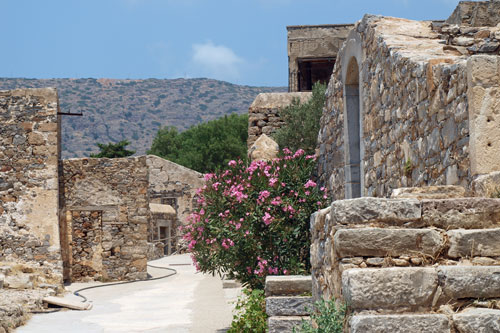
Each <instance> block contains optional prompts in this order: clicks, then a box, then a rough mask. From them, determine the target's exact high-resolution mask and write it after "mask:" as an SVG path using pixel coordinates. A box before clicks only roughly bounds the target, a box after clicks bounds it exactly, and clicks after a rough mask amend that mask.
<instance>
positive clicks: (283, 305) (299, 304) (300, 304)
mask: <svg viewBox="0 0 500 333" xmlns="http://www.w3.org/2000/svg"><path fill="white" fill-rule="evenodd" d="M312 309H313V298H312V297H310V296H272V297H267V298H266V313H267V315H268V316H271V317H272V316H308V315H309V314H310V312H311V311H312Z"/></svg>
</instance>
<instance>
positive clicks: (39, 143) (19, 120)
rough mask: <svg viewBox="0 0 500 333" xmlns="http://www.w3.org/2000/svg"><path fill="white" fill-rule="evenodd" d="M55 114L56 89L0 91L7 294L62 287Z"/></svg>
mask: <svg viewBox="0 0 500 333" xmlns="http://www.w3.org/2000/svg"><path fill="white" fill-rule="evenodd" d="M57 112H58V97H57V91H56V90H55V89H49V88H47V89H20V90H12V91H0V275H4V278H5V281H4V287H7V288H15V289H31V288H36V287H54V288H57V286H58V285H61V283H62V262H61V255H60V246H59V228H58V170H57V161H58V157H59V156H60V151H59V148H58V143H59V134H58V127H59V121H58V115H57ZM0 280H1V278H0ZM0 282H1V281H0Z"/></svg>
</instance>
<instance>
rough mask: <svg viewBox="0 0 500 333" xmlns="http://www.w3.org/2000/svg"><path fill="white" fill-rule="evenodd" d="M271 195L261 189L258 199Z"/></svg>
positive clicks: (261, 199)
mask: <svg viewBox="0 0 500 333" xmlns="http://www.w3.org/2000/svg"><path fill="white" fill-rule="evenodd" d="M270 195H271V193H270V192H269V191H262V192H260V193H259V200H260V201H264V199H266V198H268V197H269V196H270Z"/></svg>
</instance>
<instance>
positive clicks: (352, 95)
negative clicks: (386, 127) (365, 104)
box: [344, 57, 362, 199]
mask: <svg viewBox="0 0 500 333" xmlns="http://www.w3.org/2000/svg"><path fill="white" fill-rule="evenodd" d="M359 90H360V88H359V66H358V61H357V60H356V58H355V57H352V58H351V59H350V60H349V63H348V65H347V71H346V75H345V80H344V96H345V101H344V105H345V106H344V107H345V113H344V117H345V118H344V121H345V123H346V124H345V127H344V129H345V130H346V132H347V133H346V135H345V139H346V142H345V147H346V155H345V169H344V172H345V197H346V199H351V198H359V197H361V195H362V193H361V182H362V179H361V126H360V125H361V117H360V114H361V110H360V93H359Z"/></svg>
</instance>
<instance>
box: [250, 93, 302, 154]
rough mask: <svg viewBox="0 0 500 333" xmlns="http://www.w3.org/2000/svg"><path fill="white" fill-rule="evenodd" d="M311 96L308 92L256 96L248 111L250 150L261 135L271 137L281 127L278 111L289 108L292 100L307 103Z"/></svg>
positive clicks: (281, 122)
mask: <svg viewBox="0 0 500 333" xmlns="http://www.w3.org/2000/svg"><path fill="white" fill-rule="evenodd" d="M311 96H312V93H310V92H295V93H262V94H259V95H257V97H256V98H255V100H254V101H253V103H252V105H250V108H249V109H248V140H247V146H248V148H250V147H251V146H252V145H253V144H254V143H255V141H257V139H258V138H259V136H261V135H262V134H266V135H268V136H271V135H272V134H273V133H274V132H275V131H276V130H278V129H279V128H281V126H283V124H284V123H283V121H282V120H281V118H280V110H281V109H283V108H286V107H287V106H290V105H291V104H292V102H293V100H294V99H297V100H299V101H300V102H301V103H304V102H307V101H308V100H309V99H310V98H311Z"/></svg>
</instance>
